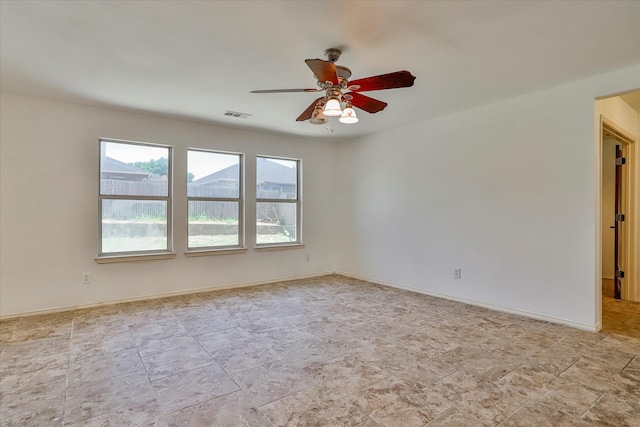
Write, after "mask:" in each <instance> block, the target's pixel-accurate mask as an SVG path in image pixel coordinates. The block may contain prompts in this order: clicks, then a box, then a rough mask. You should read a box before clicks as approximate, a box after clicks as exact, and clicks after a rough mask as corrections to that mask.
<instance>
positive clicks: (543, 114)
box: [338, 66, 640, 329]
mask: <svg viewBox="0 0 640 427" xmlns="http://www.w3.org/2000/svg"><path fill="white" fill-rule="evenodd" d="M636 87H640V67H639V66H634V67H631V68H627V69H624V70H620V71H617V72H612V73H609V74H605V75H601V76H597V77H594V78H590V79H587V80H582V81H577V82H574V83H571V84H567V85H564V86H559V87H555V88H552V89H548V90H545V91H541V92H537V93H532V94H529V95H526V96H521V97H518V98H514V99H510V100H506V101H502V102H497V103H494V104H490V105H486V106H483V107H480V108H475V109H472V110H468V111H462V112H459V113H456V114H452V115H449V116H446V117H441V118H437V119H434V120H429V121H425V122H423V123H419V124H415V125H413V126H408V127H405V128H401V129H395V130H389V131H388V132H386V133H384V134H377V135H373V136H369V137H366V138H362V139H360V140H357V141H353V142H350V143H348V144H342V145H340V146H339V156H338V159H339V162H340V167H339V170H340V174H341V178H340V180H341V181H342V182H345V183H350V185H348V186H345V187H342V188H341V202H340V204H339V205H340V206H341V207H342V208H341V209H342V211H343V212H344V215H345V221H344V222H343V223H342V231H341V233H342V235H343V236H345V242H344V244H343V245H342V247H341V249H342V250H341V256H340V257H339V264H338V265H339V267H338V268H339V270H340V271H343V272H346V273H349V274H353V275H356V276H359V277H365V278H369V279H372V280H375V281H379V282H383V283H388V284H391V285H394V286H399V287H406V288H412V289H416V290H419V291H422V292H426V293H432V294H439V295H443V296H447V297H450V298H455V299H462V300H467V301H471V302H474V303H477V304H484V305H489V306H493V307H499V308H504V309H509V310H514V311H520V312H524V313H532V314H535V315H537V316H541V317H544V318H549V319H555V320H556V321H560V322H564V323H568V324H572V325H574V326H577V327H581V328H586V329H596V328H597V327H598V323H599V322H600V318H599V316H600V315H599V313H598V309H597V306H596V304H599V300H598V301H596V285H598V288H597V289H598V291H599V289H600V288H599V281H600V277H601V276H600V263H601V258H600V257H601V254H600V252H599V247H598V246H599V243H597V241H599V239H600V235H599V233H600V212H599V209H600V208H599V186H600V183H599V169H598V167H599V164H600V163H599V162H600V158H599V149H596V143H595V135H596V133H597V132H598V126H597V124H596V123H594V99H595V97H596V96H601V95H605V94H611V93H615V92H621V91H624V90H628V89H631V88H636ZM426 102H428V100H426ZM455 268H462V279H454V278H453V271H454V269H455ZM596 278H597V280H596Z"/></svg>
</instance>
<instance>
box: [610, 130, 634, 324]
mask: <svg viewBox="0 0 640 427" xmlns="http://www.w3.org/2000/svg"><path fill="white" fill-rule="evenodd" d="M601 124H602V126H601V129H602V132H601V144H602V145H601V148H602V157H601V158H602V165H601V166H602V180H601V195H602V198H601V210H602V215H601V217H602V241H601V242H602V245H601V248H602V287H601V291H602V295H601V297H602V331H603V332H607V333H616V334H621V335H628V336H634V337H640V304H638V303H637V297H638V289H637V278H636V272H637V242H636V240H637V238H636V224H635V223H636V218H637V217H636V212H635V210H636V206H637V205H636V203H637V198H638V196H637V189H636V186H637V183H636V180H635V173H636V171H635V161H634V160H635V158H636V152H635V150H636V145H637V144H636V140H635V138H633V137H632V136H630V135H629V134H627V133H625V132H624V131H622V130H621V129H620V128H619V127H617V126H616V124H615V123H614V122H612V121H610V120H608V119H606V118H602V120H601Z"/></svg>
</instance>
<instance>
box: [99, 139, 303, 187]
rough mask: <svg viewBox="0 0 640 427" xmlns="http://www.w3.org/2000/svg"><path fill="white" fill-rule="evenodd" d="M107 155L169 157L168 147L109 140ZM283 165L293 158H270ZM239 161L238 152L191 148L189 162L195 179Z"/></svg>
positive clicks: (129, 160) (119, 157) (126, 159)
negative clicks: (216, 151) (217, 151)
mask: <svg viewBox="0 0 640 427" xmlns="http://www.w3.org/2000/svg"><path fill="white" fill-rule="evenodd" d="M105 155H106V156H108V157H111V158H112V159H116V160H119V161H121V162H124V163H135V162H148V161H149V160H152V159H155V160H157V159H159V158H161V157H167V148H163V147H154V146H149V145H138V144H131V143H116V142H107V143H106V148H105ZM269 160H270V161H273V162H276V163H279V164H281V165H284V166H287V167H291V166H292V162H291V160H278V159H269ZM237 163H238V155H237V154H224V153H213V152H210V151H199V150H189V151H188V155H187V164H188V168H189V170H188V171H189V172H191V173H193V175H194V178H193V179H194V180H196V179H199V178H202V177H204V176H207V175H210V174H212V173H214V172H217V171H219V170H222V169H225V168H227V167H229V166H232V165H234V164H237Z"/></svg>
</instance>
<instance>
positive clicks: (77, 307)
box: [0, 271, 336, 320]
mask: <svg viewBox="0 0 640 427" xmlns="http://www.w3.org/2000/svg"><path fill="white" fill-rule="evenodd" d="M331 274H336V272H335V271H329V272H321V273H315V274H310V275H305V276H296V277H288V278H283V279H274V280H265V281H259V282H244V283H236V284H233V285H223V286H210V287H207V288H196V289H185V290H180V291H173V292H163V293H160V294H151V295H143V296H139V297H134V298H125V299H119V300H113V301H106V302H99V303H92V304H82V305H70V306H64V307H56V308H48V309H44V310H34V311H25V312H21V313H13V314H7V315H3V316H0V320H7V319H13V318H16V317H28V316H39V315H42V314H54V313H63V312H65V311H71V310H83V309H87V308H95V307H103V306H108V305H114V304H124V303H128V302H136V301H146V300H152V299H159V298H167V297H173V296H178V295H190V294H199V293H207V292H215V291H223V290H227V289H236V288H248V287H251V286H261V285H270V284H273V283H280V282H289V281H292V280H302V279H309V278H312V277H322V276H328V275H331Z"/></svg>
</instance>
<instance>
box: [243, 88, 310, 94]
mask: <svg viewBox="0 0 640 427" xmlns="http://www.w3.org/2000/svg"><path fill="white" fill-rule="evenodd" d="M321 90H322V89H320V88H318V89H266V90H252V91H251V92H249V93H289V92H320V91H321Z"/></svg>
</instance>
